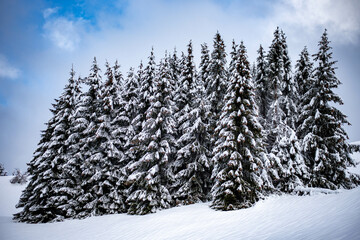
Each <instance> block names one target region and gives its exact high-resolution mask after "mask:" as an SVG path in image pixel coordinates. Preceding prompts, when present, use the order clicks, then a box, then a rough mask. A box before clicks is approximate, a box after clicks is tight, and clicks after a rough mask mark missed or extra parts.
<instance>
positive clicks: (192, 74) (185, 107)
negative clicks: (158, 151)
mask: <svg viewBox="0 0 360 240" xmlns="http://www.w3.org/2000/svg"><path fill="white" fill-rule="evenodd" d="M195 78H196V70H195V63H194V56H193V50H192V43H191V41H190V42H189V44H188V49H187V55H186V56H184V57H183V64H182V66H181V73H180V77H179V82H178V87H177V89H176V91H175V94H174V102H175V104H176V106H175V113H174V117H175V119H176V120H177V136H181V135H182V134H183V131H184V129H185V128H187V126H188V119H187V116H188V113H189V112H190V111H191V106H190V104H191V100H192V99H193V94H194V93H193V92H192V90H191V88H192V86H193V84H194V81H195Z"/></svg>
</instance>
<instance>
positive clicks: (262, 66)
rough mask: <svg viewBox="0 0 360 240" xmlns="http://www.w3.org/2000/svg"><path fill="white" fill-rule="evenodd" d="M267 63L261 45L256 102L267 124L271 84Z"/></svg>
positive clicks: (257, 68) (257, 70)
mask: <svg viewBox="0 0 360 240" xmlns="http://www.w3.org/2000/svg"><path fill="white" fill-rule="evenodd" d="M266 71H267V62H266V59H265V51H264V49H263V47H262V46H261V45H260V48H259V50H258V57H257V59H256V74H255V88H256V102H257V105H258V107H259V114H260V120H261V122H262V124H263V125H264V124H265V122H264V121H265V120H266V117H267V116H266V114H267V112H268V110H269V102H270V99H269V83H268V79H267V73H266Z"/></svg>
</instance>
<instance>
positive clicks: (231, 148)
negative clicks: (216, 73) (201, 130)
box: [211, 43, 268, 210]
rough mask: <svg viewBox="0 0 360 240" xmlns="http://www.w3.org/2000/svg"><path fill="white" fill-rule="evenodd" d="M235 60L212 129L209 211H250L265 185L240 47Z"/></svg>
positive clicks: (244, 58)
mask: <svg viewBox="0 0 360 240" xmlns="http://www.w3.org/2000/svg"><path fill="white" fill-rule="evenodd" d="M236 58H237V59H236V62H237V64H236V68H234V70H233V72H232V73H231V78H230V84H229V87H228V90H227V94H226V96H225V105H224V107H223V111H222V114H221V117H220V123H219V125H218V127H217V128H216V132H217V133H218V134H219V139H218V141H217V142H216V147H215V149H214V153H215V155H214V161H215V169H214V170H215V174H216V180H215V184H214V186H213V188H212V191H211V193H212V197H213V199H212V203H211V207H212V208H215V209H221V210H234V209H239V208H246V207H250V206H251V205H253V204H254V203H255V202H256V201H257V200H258V199H259V198H260V197H261V196H262V192H263V189H264V187H265V184H266V183H267V182H268V178H267V175H266V172H265V171H264V169H263V163H262V160H261V158H260V156H261V154H262V153H263V152H264V149H263V148H262V145H261V139H262V138H261V125H260V124H259V122H258V120H257V116H256V115H257V109H256V103H255V99H254V88H253V86H252V83H251V77H250V66H249V62H248V60H247V56H246V49H245V47H244V45H243V44H242V43H241V45H240V47H239V52H238V54H237V56H236Z"/></svg>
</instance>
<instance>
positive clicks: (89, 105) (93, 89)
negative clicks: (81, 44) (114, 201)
mask: <svg viewBox="0 0 360 240" xmlns="http://www.w3.org/2000/svg"><path fill="white" fill-rule="evenodd" d="M100 72H101V70H100V68H99V66H98V64H97V61H96V58H94V61H93V65H92V67H91V69H90V74H89V76H88V77H87V78H86V81H85V83H86V84H87V85H88V86H89V89H88V91H87V92H86V93H85V94H84V95H83V97H82V99H81V102H80V103H79V107H80V111H82V112H83V113H82V115H83V116H82V118H83V119H84V120H85V121H86V124H85V129H84V130H83V132H82V139H81V140H80V145H81V148H80V151H81V152H82V153H83V155H82V158H83V161H82V162H81V166H80V170H81V181H82V182H81V188H82V191H83V192H84V194H83V195H81V196H79V197H78V201H79V204H80V208H81V211H80V212H79V213H78V214H77V217H79V218H83V217H87V216H91V215H101V214H103V213H104V209H102V207H101V205H102V204H104V201H106V200H105V199H102V198H101V197H102V196H103V191H104V189H103V187H102V184H103V181H104V172H103V170H107V168H109V165H110V163H109V162H108V159H107V158H106V156H107V153H106V152H105V148H102V144H103V143H104V142H106V140H107V138H108V136H107V135H108V133H107V132H106V131H105V129H104V128H108V127H109V126H106V125H108V122H106V121H109V120H108V119H106V120H105V121H104V119H101V115H102V113H103V99H102V96H101V83H102V78H101V75H100ZM108 100H109V99H108ZM113 103H114V102H112V101H109V102H108V103H107V104H108V105H107V106H106V107H108V108H110V107H111V105H112V104H113ZM105 145H106V144H105ZM107 150H108V149H107Z"/></svg>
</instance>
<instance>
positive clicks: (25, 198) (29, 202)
mask: <svg viewBox="0 0 360 240" xmlns="http://www.w3.org/2000/svg"><path fill="white" fill-rule="evenodd" d="M74 76H75V72H74V70H73V69H72V70H71V72H70V78H69V83H68V85H66V86H65V89H64V93H63V94H62V95H61V96H60V98H59V99H55V104H53V109H52V110H51V112H52V114H53V117H52V118H51V119H50V120H49V122H48V123H47V129H46V130H45V131H43V134H42V137H41V140H40V142H39V147H38V148H37V150H36V151H35V153H34V158H33V159H32V161H31V162H30V163H29V164H28V170H27V171H28V173H29V175H31V180H30V182H29V184H28V185H27V187H26V188H25V190H24V191H23V193H22V195H21V197H20V200H19V203H18V204H17V207H23V210H22V211H21V212H19V213H17V214H15V215H14V220H16V221H20V222H28V223H38V222H50V221H61V220H63V219H64V218H66V217H70V216H72V214H71V212H70V211H69V209H68V204H69V202H71V201H73V199H74V194H73V192H72V189H69V188H67V185H71V184H74V182H73V179H70V178H66V177H65V173H66V172H65V170H64V166H65V165H66V164H67V162H68V155H67V154H68V151H69V149H68V146H67V144H66V140H67V138H68V137H69V135H70V133H71V132H70V126H71V117H72V114H73V112H74V110H75V103H76V98H77V96H78V94H79V93H80V90H79V87H78V82H77V81H76V80H75V79H74Z"/></svg>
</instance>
